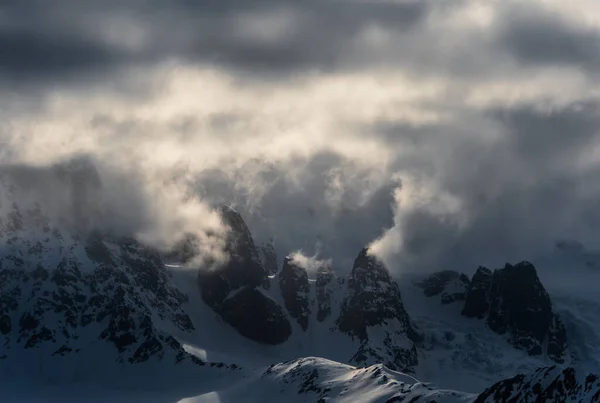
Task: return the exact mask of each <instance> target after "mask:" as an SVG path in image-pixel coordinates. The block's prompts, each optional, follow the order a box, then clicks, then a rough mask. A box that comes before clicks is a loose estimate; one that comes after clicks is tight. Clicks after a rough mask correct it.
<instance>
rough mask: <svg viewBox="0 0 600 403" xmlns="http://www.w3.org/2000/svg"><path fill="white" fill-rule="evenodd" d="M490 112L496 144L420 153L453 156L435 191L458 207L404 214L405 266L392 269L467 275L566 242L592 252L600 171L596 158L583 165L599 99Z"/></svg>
mask: <svg viewBox="0 0 600 403" xmlns="http://www.w3.org/2000/svg"><path fill="white" fill-rule="evenodd" d="M488 116H490V117H491V119H492V121H490V122H489V123H488V124H489V125H490V126H493V125H494V124H496V125H499V128H500V129H501V132H502V137H501V138H500V139H498V140H497V141H492V142H490V141H483V140H482V141H477V140H474V139H472V138H471V139H469V140H464V141H462V140H461V139H460V138H458V137H455V141H454V142H453V144H452V146H451V147H448V148H446V149H444V150H441V149H439V148H436V147H435V146H434V145H432V144H430V145H429V147H428V148H427V149H429V152H428V153H425V154H422V155H421V156H420V158H425V159H426V158H428V156H429V157H430V158H441V159H444V155H446V156H448V155H449V157H446V158H445V160H444V163H443V166H442V169H438V170H436V171H433V172H432V176H433V178H434V181H435V182H437V183H438V184H439V189H438V190H439V193H440V194H448V195H451V196H452V197H453V198H455V199H456V200H458V201H459V202H460V205H461V208H460V210H459V211H458V212H453V211H441V212H440V211H436V210H435V209H433V208H431V206H430V205H428V204H426V203H423V204H420V205H417V206H415V207H414V208H411V209H407V210H405V211H403V212H401V213H400V220H399V223H398V226H397V227H396V229H395V230H396V231H400V233H401V234H402V238H403V243H404V248H403V253H404V256H403V258H406V259H407V260H404V261H403V260H401V261H400V263H397V264H399V265H402V264H405V265H406V266H405V267H404V269H410V265H411V264H414V265H416V267H418V268H423V267H425V268H428V269H440V268H453V269H459V270H472V269H474V268H475V267H476V266H477V265H479V264H491V265H492V266H493V265H501V264H503V263H504V262H506V261H513V262H514V261H518V260H532V259H535V258H537V257H539V256H541V255H543V254H544V253H546V252H548V250H550V249H551V248H552V247H553V245H554V244H555V242H557V241H559V240H561V239H569V238H574V239H579V240H582V241H583V243H584V244H593V245H594V247H598V242H597V240H596V238H597V237H596V228H597V225H598V223H600V210H599V209H598V206H600V186H599V182H598V177H599V176H598V175H600V167H599V166H598V164H597V158H596V159H593V158H592V161H591V162H590V163H589V164H584V163H583V162H584V161H583V158H585V157H586V153H588V152H589V151H590V150H593V149H594V147H597V146H598V145H600V100H598V99H586V100H582V101H577V102H573V103H571V104H568V105H565V106H562V107H554V108H549V107H548V106H546V107H543V105H539V104H521V105H516V106H513V107H510V108H503V109H502V110H497V109H494V110H492V111H490V112H489V114H488ZM465 126H468V125H465ZM448 130H449V131H451V130H452V129H450V128H449V129H448ZM475 130H476V129H475ZM588 158H589V156H588ZM407 168H408V169H409V170H410V169H411V166H410V165H408V166H407ZM416 170H417V171H418V173H420V174H423V172H424V171H423V170H422V169H421V168H419V167H417V168H416ZM400 207H402V206H400ZM402 262H403V263H402ZM416 267H415V268H416Z"/></svg>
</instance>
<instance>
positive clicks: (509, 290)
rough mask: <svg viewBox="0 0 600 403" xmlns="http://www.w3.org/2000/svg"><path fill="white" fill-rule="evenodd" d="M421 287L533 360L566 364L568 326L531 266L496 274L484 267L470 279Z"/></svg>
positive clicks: (447, 276)
mask: <svg viewBox="0 0 600 403" xmlns="http://www.w3.org/2000/svg"><path fill="white" fill-rule="evenodd" d="M420 286H421V287H422V288H423V292H424V294H425V295H426V296H427V297H435V296H438V295H439V296H440V299H441V303H442V304H451V303H460V304H462V311H461V314H462V315H463V316H465V317H468V318H473V319H479V320H483V321H485V324H486V326H487V327H489V329H490V330H492V331H493V332H495V333H498V334H500V335H506V336H507V338H508V340H509V342H510V343H512V345H513V346H514V347H515V348H517V349H520V350H523V351H525V352H526V353H527V354H529V355H531V356H540V355H543V354H545V355H546V356H547V357H548V358H550V359H551V360H552V361H554V362H556V363H563V362H564V361H565V356H566V353H567V332H566V329H565V326H564V324H563V322H562V321H561V319H560V317H559V315H558V314H556V313H555V312H554V311H553V308H552V302H551V300H550V296H549V295H548V293H547V292H546V289H545V288H544V286H543V285H542V283H541V281H540V279H539V277H538V276H537V273H536V270H535V267H534V266H533V265H532V264H531V263H529V262H521V263H519V264H516V265H510V264H506V266H505V267H504V268H502V269H497V270H494V271H493V272H492V271H491V270H489V269H487V268H485V267H479V268H478V269H477V271H476V272H475V274H474V275H473V277H472V278H471V279H469V278H468V277H467V276H466V275H464V274H461V273H457V272H453V271H443V272H439V273H435V274H433V275H431V276H430V277H428V278H427V279H425V280H424V281H423V282H421V283H420Z"/></svg>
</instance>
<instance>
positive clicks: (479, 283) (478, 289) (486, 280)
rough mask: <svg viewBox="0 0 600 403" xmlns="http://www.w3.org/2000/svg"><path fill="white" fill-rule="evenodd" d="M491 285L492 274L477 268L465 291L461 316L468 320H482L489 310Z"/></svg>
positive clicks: (485, 269)
mask: <svg viewBox="0 0 600 403" xmlns="http://www.w3.org/2000/svg"><path fill="white" fill-rule="evenodd" d="M491 283H492V272H491V271H490V270H489V269H487V268H485V267H479V268H478V269H477V271H476V272H475V274H474V275H473V278H472V279H471V285H470V286H469V288H468V290H467V295H466V298H465V306H464V307H463V310H462V314H463V315H464V316H467V317H469V318H479V319H482V318H484V317H485V315H486V314H487V313H488V310H489V290H490V285H491Z"/></svg>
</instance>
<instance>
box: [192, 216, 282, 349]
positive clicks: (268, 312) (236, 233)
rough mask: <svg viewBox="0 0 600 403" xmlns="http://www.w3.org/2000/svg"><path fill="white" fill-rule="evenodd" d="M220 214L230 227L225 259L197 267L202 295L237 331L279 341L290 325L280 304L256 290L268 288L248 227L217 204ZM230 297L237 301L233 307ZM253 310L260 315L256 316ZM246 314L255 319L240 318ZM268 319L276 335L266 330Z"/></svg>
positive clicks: (270, 342) (238, 217)
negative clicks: (219, 263) (206, 267)
mask: <svg viewBox="0 0 600 403" xmlns="http://www.w3.org/2000/svg"><path fill="white" fill-rule="evenodd" d="M221 216H222V218H223V221H224V222H225V224H227V225H228V226H229V228H230V232H229V235H228V237H227V240H226V247H225V249H226V252H227V254H228V255H229V261H228V262H227V263H226V264H225V265H224V266H223V267H219V268H217V269H215V270H203V269H201V270H200V271H199V273H198V285H199V287H200V293H201V296H202V299H203V301H204V302H205V303H206V304H207V305H208V306H209V307H211V309H212V310H213V311H215V312H216V313H218V314H219V315H220V316H221V317H222V318H223V319H224V320H225V321H226V322H227V323H229V324H230V325H231V326H233V327H234V328H235V329H236V330H237V331H238V332H239V333H240V334H242V335H244V336H246V337H249V338H251V339H252V340H255V341H258V342H263V343H267V344H277V343H282V342H284V341H285V340H287V338H288V337H289V333H291V330H290V332H287V331H286V329H287V328H290V329H291V326H290V324H289V322H288V321H287V319H286V317H285V315H282V312H283V310H282V309H281V307H279V306H278V305H277V304H276V303H275V302H274V301H272V300H271V299H269V298H268V297H266V296H265V295H263V293H262V292H260V291H259V290H258V289H259V288H263V289H268V288H269V284H270V283H269V277H268V273H267V271H266V269H265V268H264V267H263V266H262V264H261V261H260V259H259V255H258V252H257V250H256V246H255V245H254V241H253V239H252V235H251V234H250V230H249V229H248V227H247V225H246V223H245V222H244V220H243V219H242V217H241V215H240V214H239V213H238V212H237V211H235V210H233V209H231V208H229V207H226V206H224V207H222V208H221ZM232 295H235V297H232ZM233 301H238V302H241V303H240V305H239V306H237V307H233V306H232V303H233ZM253 304H256V306H254V305H253ZM257 312H260V313H261V314H263V315H264V317H263V318H262V319H261V318H259V317H258V316H257ZM250 317H252V318H255V320H257V321H258V322H257V323H250V322H249V321H248V320H245V319H244V318H250ZM272 320H274V321H275V322H274V323H276V324H278V325H277V326H275V327H277V328H278V329H279V330H278V331H277V334H276V335H272V334H270V332H271V331H273V330H274V329H273V328H272V327H269V326H271V325H270V323H271V322H270V321H272ZM283 322H285V323H283ZM261 323H263V324H265V327H264V328H263V330H262V332H261V331H260V328H257V327H256V326H257V324H258V325H259V324H261Z"/></svg>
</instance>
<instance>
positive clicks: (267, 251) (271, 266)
mask: <svg viewBox="0 0 600 403" xmlns="http://www.w3.org/2000/svg"><path fill="white" fill-rule="evenodd" d="M258 257H259V259H260V262H261V263H262V266H263V267H264V268H265V270H266V271H267V274H269V275H273V274H276V273H277V272H278V271H279V266H278V263H277V253H276V252H275V246H274V245H273V238H269V240H268V241H267V242H265V243H263V244H262V245H260V246H259V247H258Z"/></svg>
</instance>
